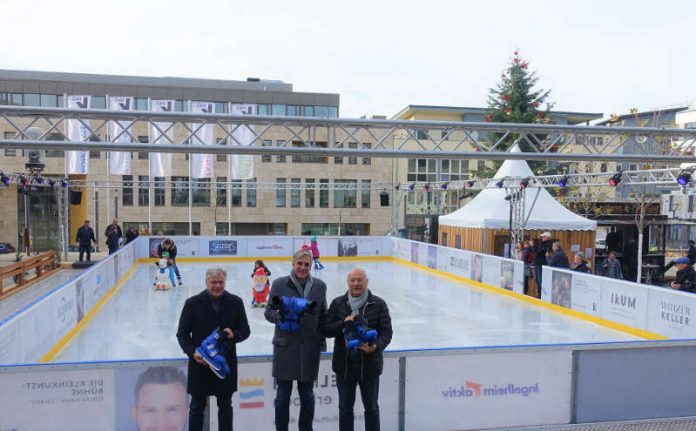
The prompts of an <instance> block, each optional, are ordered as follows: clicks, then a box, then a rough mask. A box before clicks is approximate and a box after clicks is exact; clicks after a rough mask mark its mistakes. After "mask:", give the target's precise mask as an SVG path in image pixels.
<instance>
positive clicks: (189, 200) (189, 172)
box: [188, 100, 195, 236]
mask: <svg viewBox="0 0 696 431" xmlns="http://www.w3.org/2000/svg"><path fill="white" fill-rule="evenodd" d="M188 105H189V109H188V110H189V112H191V100H189V101H188ZM190 139H191V140H190V141H189V145H193V139H195V136H192V137H191V138H190ZM191 158H192V157H191V153H188V225H189V233H188V234H189V236H193V221H192V220H191V203H192V200H193V193H192V190H191V184H192V183H193V179H192V178H191Z"/></svg>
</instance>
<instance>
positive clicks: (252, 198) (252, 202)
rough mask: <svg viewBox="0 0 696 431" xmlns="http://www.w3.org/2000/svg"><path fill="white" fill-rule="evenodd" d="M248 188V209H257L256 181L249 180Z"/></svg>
mask: <svg viewBox="0 0 696 431" xmlns="http://www.w3.org/2000/svg"><path fill="white" fill-rule="evenodd" d="M246 186H247V190H246V195H247V207H249V208H254V207H256V179H255V178H254V179H252V180H247V183H246Z"/></svg>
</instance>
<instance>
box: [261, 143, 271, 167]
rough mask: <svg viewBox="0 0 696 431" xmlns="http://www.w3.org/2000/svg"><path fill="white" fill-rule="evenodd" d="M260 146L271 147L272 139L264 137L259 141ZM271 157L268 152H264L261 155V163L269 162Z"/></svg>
mask: <svg viewBox="0 0 696 431" xmlns="http://www.w3.org/2000/svg"><path fill="white" fill-rule="evenodd" d="M261 146H262V147H272V146H273V141H272V140H270V139H264V140H263V142H261ZM271 161H272V158H271V155H270V154H264V155H262V156H261V163H271Z"/></svg>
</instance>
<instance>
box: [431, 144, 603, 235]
mask: <svg viewBox="0 0 696 431" xmlns="http://www.w3.org/2000/svg"><path fill="white" fill-rule="evenodd" d="M510 151H511V152H518V151H519V148H517V147H516V146H515V147H514V148H513V149H511V150H510ZM504 177H530V178H531V177H534V173H533V172H532V170H531V169H530V168H529V165H528V164H527V162H526V161H524V160H506V161H505V162H504V163H503V165H502V166H501V167H500V169H499V170H498V172H497V173H496V174H495V177H494V178H501V179H502V178H504ZM537 194H538V197H537ZM524 207H525V208H524V215H525V218H526V219H527V223H526V224H525V226H524V228H525V229H527V230H597V222H595V221H593V220H590V219H586V218H585V217H581V216H579V215H577V214H575V213H574V212H572V211H570V210H569V209H568V208H566V207H564V206H563V205H561V204H560V203H558V201H556V199H554V197H553V196H551V195H550V194H549V192H547V191H546V189H544V188H532V187H530V188H527V189H525V197H524ZM530 212H531V214H530ZM439 222H440V225H446V226H457V227H473V228H482V229H509V228H510V203H509V201H506V200H505V189H484V190H481V192H480V193H479V194H478V195H477V196H476V197H475V198H473V199H472V200H471V201H470V202H469V203H467V204H466V205H464V206H463V207H461V208H459V209H458V210H457V211H454V212H452V213H450V214H447V215H444V216H440V217H439Z"/></svg>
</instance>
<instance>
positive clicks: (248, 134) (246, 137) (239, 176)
mask: <svg viewBox="0 0 696 431" xmlns="http://www.w3.org/2000/svg"><path fill="white" fill-rule="evenodd" d="M231 113H232V115H256V105H249V104H237V103H235V104H232V112H231ZM233 127H235V126H233ZM236 127H237V128H236V129H233V131H232V137H233V138H234V140H233V141H232V142H230V144H231V145H244V146H247V147H248V146H249V145H251V142H252V141H253V140H254V138H256V133H254V126H248V125H246V124H240V125H237V126H236ZM252 178H254V156H250V155H237V154H235V155H232V156H230V179H233V180H249V179H252Z"/></svg>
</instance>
